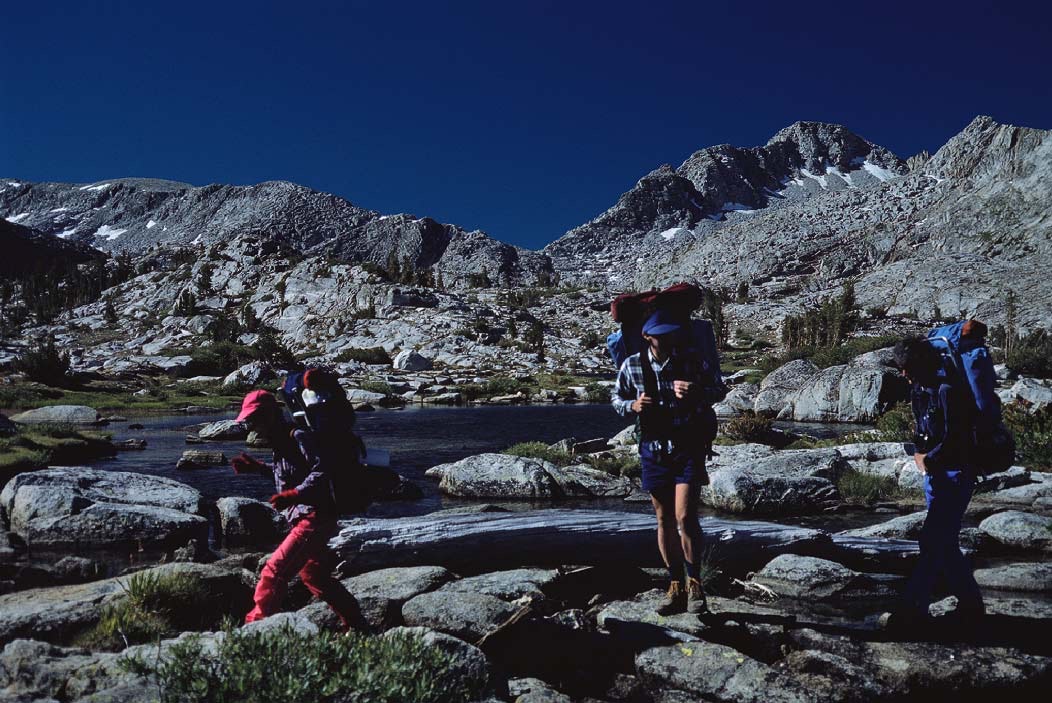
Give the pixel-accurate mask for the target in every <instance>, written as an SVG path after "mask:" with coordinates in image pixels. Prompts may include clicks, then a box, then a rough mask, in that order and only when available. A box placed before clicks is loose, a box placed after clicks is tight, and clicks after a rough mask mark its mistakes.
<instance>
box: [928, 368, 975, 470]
mask: <svg viewBox="0 0 1052 703" xmlns="http://www.w3.org/2000/svg"><path fill="white" fill-rule="evenodd" d="M949 388H950V387H949V386H941V387H940V388H939V403H940V405H942V422H943V427H942V439H941V440H939V443H938V444H936V445H935V446H934V447H932V448H931V449H929V450H928V452H927V453H926V454H925V455H924V466H925V468H926V469H927V470H928V471H929V472H932V471H947V470H952V469H959V468H962V467H960V466H954V465H953V464H956V463H958V462H960V461H961V460H962V459H963V458H964V457H966V456H967V455H968V447H967V446H965V439H966V438H967V436H968V431H967V429H966V428H965V426H964V423H965V420H966V418H965V415H964V408H963V407H961V402H960V399H959V398H955V397H953V396H952V395H951V394H950V391H949Z"/></svg>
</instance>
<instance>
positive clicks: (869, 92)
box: [0, 0, 1052, 248]
mask: <svg viewBox="0 0 1052 703" xmlns="http://www.w3.org/2000/svg"><path fill="white" fill-rule="evenodd" d="M0 31H2V36H3V47H4V50H3V65H2V66H0V176H6V177H17V178H22V179H26V180H32V181H73V182H79V181H84V182H90V181H97V180H101V179H104V178H113V177H118V176H151V177H158V178H169V179H173V180H181V181H188V182H190V183H194V184H197V185H203V184H206V183H217V182H218V183H238V184H247V183H255V182H259V181H264V180H269V179H285V180H290V181H295V182H297V183H302V184H304V185H307V186H310V187H312V188H316V189H319V190H324V191H329V192H332V193H336V194H338V195H341V196H343V197H346V198H348V199H349V200H351V201H352V202H354V203H356V204H358V205H361V206H363V207H368V208H372V209H376V210H380V211H383V212H388V213H393V212H413V213H416V214H418V215H429V216H431V217H434V218H436V219H438V220H441V221H444V222H453V223H456V224H459V225H461V226H463V227H467V228H480V229H484V230H486V231H488V232H489V233H490V234H492V235H493V236H495V237H497V238H499V239H503V240H505V241H509V242H513V243H516V244H520V245H523V246H527V247H531V248H533V247H540V246H543V245H544V244H545V243H547V242H549V241H551V240H553V239H556V238H557V237H559V236H561V235H562V234H563V233H564V232H565V231H566V230H567V229H569V228H571V227H574V226H576V225H578V224H581V223H583V222H585V221H587V220H589V219H591V218H592V217H594V216H595V215H596V214H598V213H599V212H601V211H603V210H604V209H606V208H607V207H609V206H610V205H612V204H613V203H614V202H615V201H616V200H617V197H618V196H619V195H620V194H621V193H622V192H624V191H625V190H627V189H628V188H630V187H631V186H632V185H633V184H634V183H635V181H636V180H637V179H638V178H640V177H641V176H643V175H644V174H646V173H647V172H649V171H650V170H651V169H653V168H655V167H656V166H659V165H660V164H662V163H672V164H674V165H678V164H679V163H681V162H682V161H683V160H684V159H685V158H686V157H687V156H689V155H690V154H691V153H692V152H693V151H694V150H696V149H699V148H702V147H705V146H709V145H712V144H719V143H731V144H736V145H740V146H755V145H758V144H762V143H764V142H766V141H767V139H768V138H769V137H770V136H771V135H772V134H774V133H775V132H777V131H778V130H779V129H781V128H782V127H785V126H786V125H788V124H790V123H792V122H794V121H796V120H801V119H806V120H821V121H828V122H839V123H842V124H845V125H847V126H848V127H849V128H850V129H852V130H854V131H855V132H857V133H859V134H861V135H862V136H864V137H866V138H868V139H870V140H871V141H874V142H877V143H879V144H882V145H884V146H886V147H888V148H890V149H891V150H892V151H895V152H896V153H898V154H899V155H900V156H903V157H906V156H909V155H911V154H913V153H915V152H917V151H919V150H921V149H929V150H931V151H934V150H935V149H937V148H938V147H939V146H940V145H941V144H942V143H944V142H945V141H946V140H947V139H948V138H949V137H951V136H952V135H953V134H955V133H956V132H958V131H959V130H960V129H961V128H963V127H964V126H965V125H966V124H967V123H968V122H969V121H970V120H971V119H972V118H973V117H974V116H975V115H977V114H990V115H993V116H994V117H995V118H996V119H998V120H1000V121H1002V122H1009V123H1012V124H1021V125H1027V126H1034V127H1042V128H1052V89H1050V87H1052V80H1050V73H1049V71H1050V66H1052V49H1050V47H1052V9H1050V8H1049V3H1044V2H1040V3H1039V2H1034V1H1031V2H1029V3H1004V2H1000V3H996V4H995V3H993V2H987V3H968V2H952V3H951V2H926V1H923V0H912V1H911V2H902V3H900V2H879V3H870V2H863V3H859V2H848V1H846V0H840V1H839V2H836V3H825V2H818V1H814V0H812V1H810V2H806V3H798V2H786V1H785V0H780V1H778V2H770V3H767V2H757V1H754V2H741V1H739V2H726V3H724V2H702V1H700V0H696V1H694V2H667V3H665V2H654V1H650V2H632V3H626V2H573V1H572V0H563V1H562V2H529V1H526V2H517V3H510V2H507V3H506V2H494V1H493V0H489V1H488V2H434V1H433V0H432V1H430V2H416V1H407V2H368V3H366V2H355V3H349V2H348V3H335V2H309V1H306V0H300V1H299V2H287V1H286V2H278V3H271V2H267V1H265V0H257V1H256V2H252V3H234V2H227V1H226V0H212V1H211V2H207V3H198V2H192V1H182V2H177V3H160V2H154V1H151V0H140V2H123V3H116V2H93V1H92V0H77V1H76V2H47V1H46V0H34V1H32V2H18V3H14V2H8V3H4V5H3V10H2V11H0Z"/></svg>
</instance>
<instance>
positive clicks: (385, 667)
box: [120, 627, 485, 703]
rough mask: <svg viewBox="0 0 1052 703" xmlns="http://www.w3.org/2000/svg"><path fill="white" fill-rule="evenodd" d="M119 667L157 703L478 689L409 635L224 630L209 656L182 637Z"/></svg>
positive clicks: (406, 695) (420, 695)
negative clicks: (151, 684) (151, 689)
mask: <svg viewBox="0 0 1052 703" xmlns="http://www.w3.org/2000/svg"><path fill="white" fill-rule="evenodd" d="M120 664H121V666H122V668H124V669H125V670H126V671H129V672H130V673H133V674H136V675H138V676H143V677H146V678H149V679H153V680H155V681H156V683H157V688H158V692H159V695H160V700H161V703H177V702H178V703H189V702H197V701H200V702H202V703H203V702H204V701H224V702H226V703H248V702H249V701H253V702H254V701H282V703H315V702H318V703H337V702H340V703H342V702H344V701H355V703H395V702H401V701H415V702H417V703H439V702H442V703H452V702H454V701H469V700H473V699H475V698H478V697H480V696H481V694H482V692H483V691H482V689H483V686H484V685H485V684H484V682H482V681H480V680H477V679H476V680H472V679H468V678H464V677H462V676H458V675H457V674H456V673H455V670H454V667H453V661H452V659H451V657H450V655H448V654H446V653H445V652H443V651H442V650H441V649H439V648H437V647H432V646H428V645H426V644H424V642H423V641H422V640H421V639H420V638H417V637H412V636H391V637H372V636H365V635H359V634H356V633H352V634H349V635H346V636H344V635H338V634H333V633H329V632H323V633H320V634H304V633H300V632H296V631H295V630H293V629H292V628H290V627H283V628H281V629H276V630H264V631H257V632H245V631H242V630H237V629H233V628H229V627H228V628H227V629H226V630H224V632H223V634H222V638H221V640H220V642H219V645H218V647H217V648H216V649H215V650H212V649H211V648H210V647H206V646H205V644H204V642H203V641H202V639H201V638H200V637H199V636H190V637H188V638H186V639H185V640H183V641H180V642H177V643H175V644H173V645H172V646H171V647H170V648H169V649H167V651H166V652H164V654H163V655H162V654H160V652H159V653H158V656H157V657H156V658H151V659H147V658H145V657H143V656H129V657H124V658H122V659H121V660H120Z"/></svg>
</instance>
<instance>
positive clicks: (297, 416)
mask: <svg viewBox="0 0 1052 703" xmlns="http://www.w3.org/2000/svg"><path fill="white" fill-rule="evenodd" d="M279 392H280V394H281V397H282V399H283V400H284V401H285V405H286V406H287V407H288V409H289V412H291V413H292V419H293V421H294V422H295V423H296V426H297V427H298V428H299V429H302V430H307V431H309V432H311V433H312V434H313V435H314V437H315V439H316V441H317V442H318V445H319V447H320V448H321V450H322V451H323V452H325V455H326V456H329V457H337V458H338V459H339V461H340V465H339V466H338V467H337V469H336V470H335V471H334V472H333V475H332V488H333V498H334V499H335V501H336V507H337V508H338V509H339V510H340V512H341V513H359V512H363V511H364V510H365V509H366V508H368V507H369V503H371V502H372V493H373V491H371V490H370V488H369V486H368V481H367V480H366V479H367V477H366V476H365V472H364V467H363V465H362V459H363V457H364V456H365V443H364V442H362V440H361V438H360V437H359V436H358V435H357V434H355V433H354V432H353V431H352V428H353V427H354V423H355V415H354V406H352V405H351V403H350V401H349V400H348V399H347V393H346V392H345V391H344V390H343V388H342V387H341V386H340V384H339V381H338V380H337V378H336V376H335V375H334V374H332V373H331V372H329V371H327V370H325V369H320V368H311V369H307V370H306V371H300V372H295V373H291V374H289V375H288V377H286V378H285V380H284V382H283V383H282V384H281V388H280V389H279Z"/></svg>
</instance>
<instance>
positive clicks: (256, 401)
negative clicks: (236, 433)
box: [234, 391, 278, 422]
mask: <svg viewBox="0 0 1052 703" xmlns="http://www.w3.org/2000/svg"><path fill="white" fill-rule="evenodd" d="M277 405H278V401H277V399H276V398H275V397H274V394H273V393H271V392H270V391H249V392H248V393H246V394H245V399H244V400H242V401H241V412H240V413H238V416H237V418H236V419H235V420H234V422H244V421H245V420H247V419H248V416H249V415H251V414H252V413H254V412H256V411H257V410H259V409H260V408H263V407H267V406H273V407H277Z"/></svg>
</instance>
